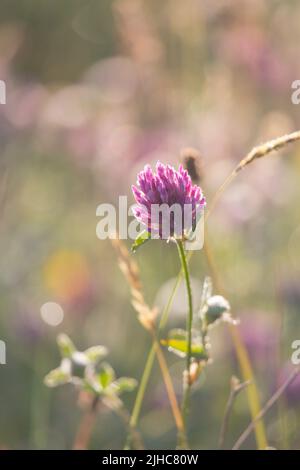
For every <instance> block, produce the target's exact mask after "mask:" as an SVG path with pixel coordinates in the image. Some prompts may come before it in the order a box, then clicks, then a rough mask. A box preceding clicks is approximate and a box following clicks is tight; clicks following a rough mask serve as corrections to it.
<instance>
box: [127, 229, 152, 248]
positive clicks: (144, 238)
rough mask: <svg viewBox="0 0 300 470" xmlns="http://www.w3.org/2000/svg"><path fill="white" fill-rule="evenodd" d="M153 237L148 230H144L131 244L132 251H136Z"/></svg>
mask: <svg viewBox="0 0 300 470" xmlns="http://www.w3.org/2000/svg"><path fill="white" fill-rule="evenodd" d="M150 239H151V234H150V233H149V232H148V231H147V230H143V231H142V233H140V235H138V236H137V237H136V239H135V241H134V243H133V244H132V246H131V251H133V253H135V252H136V250H137V249H138V248H140V247H141V246H142V245H144V243H146V242H148V241H149V240H150Z"/></svg>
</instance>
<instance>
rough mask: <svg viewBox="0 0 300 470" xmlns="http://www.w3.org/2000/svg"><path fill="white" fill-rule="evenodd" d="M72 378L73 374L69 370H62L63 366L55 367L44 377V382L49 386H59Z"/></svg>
mask: <svg viewBox="0 0 300 470" xmlns="http://www.w3.org/2000/svg"><path fill="white" fill-rule="evenodd" d="M70 380H71V376H70V374H69V373H68V372H65V371H64V370H62V368H61V367H58V368H57V369H53V370H51V371H50V372H49V374H47V375H46V377H45V378H44V383H45V385H47V387H57V386H58V385H63V384H66V383H68V382H69V381H70Z"/></svg>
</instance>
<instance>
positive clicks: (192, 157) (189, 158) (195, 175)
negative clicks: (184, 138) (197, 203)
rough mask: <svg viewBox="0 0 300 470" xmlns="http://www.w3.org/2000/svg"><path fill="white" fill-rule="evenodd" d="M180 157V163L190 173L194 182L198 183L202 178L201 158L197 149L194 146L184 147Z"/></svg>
mask: <svg viewBox="0 0 300 470" xmlns="http://www.w3.org/2000/svg"><path fill="white" fill-rule="evenodd" d="M180 159H181V161H182V164H183V166H184V168H185V170H187V172H188V174H189V175H190V177H191V179H192V181H193V183H194V184H198V183H200V182H201V180H202V179H203V165H202V158H201V156H200V154H199V152H198V150H196V149H194V148H189V147H187V148H184V149H183V150H182V151H181V154H180Z"/></svg>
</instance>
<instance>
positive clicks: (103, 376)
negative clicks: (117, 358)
mask: <svg viewBox="0 0 300 470" xmlns="http://www.w3.org/2000/svg"><path fill="white" fill-rule="evenodd" d="M114 380H115V371H114V370H113V368H112V367H111V366H110V365H109V364H107V363H105V364H102V367H101V370H100V372H99V374H98V381H99V383H100V386H101V387H102V389H106V388H107V387H108V386H109V385H110V384H111V383H112V382H113V381H114Z"/></svg>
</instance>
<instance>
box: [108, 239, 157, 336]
mask: <svg viewBox="0 0 300 470" xmlns="http://www.w3.org/2000/svg"><path fill="white" fill-rule="evenodd" d="M112 245H113V247H114V248H115V250H116V251H117V253H118V258H119V267H120V269H121V271H122V273H123V275H124V277H125V279H126V280H127V283H128V285H129V287H130V292H131V303H132V306H133V308H134V309H135V311H136V312H137V314H138V319H139V321H140V323H141V324H142V325H143V327H144V328H146V329H147V330H150V331H152V330H153V329H154V323H155V319H156V317H157V314H158V310H157V308H156V307H153V308H151V307H149V305H148V304H147V302H146V301H145V298H144V294H143V290H142V283H141V280H140V273H139V268H138V266H137V264H136V262H135V261H134V260H133V259H132V257H131V256H130V254H129V252H128V250H127V248H126V246H125V245H124V243H122V241H121V240H120V239H119V238H116V239H115V240H112Z"/></svg>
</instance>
